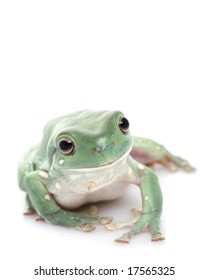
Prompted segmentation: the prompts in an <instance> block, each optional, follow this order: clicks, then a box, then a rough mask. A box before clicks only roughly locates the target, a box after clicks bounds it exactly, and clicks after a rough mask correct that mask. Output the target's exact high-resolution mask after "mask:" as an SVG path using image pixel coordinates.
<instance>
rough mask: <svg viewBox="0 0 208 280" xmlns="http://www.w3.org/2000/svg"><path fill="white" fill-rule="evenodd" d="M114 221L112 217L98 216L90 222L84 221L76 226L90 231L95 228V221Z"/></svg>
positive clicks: (105, 223) (103, 222) (101, 222)
mask: <svg viewBox="0 0 208 280" xmlns="http://www.w3.org/2000/svg"><path fill="white" fill-rule="evenodd" d="M111 221H112V217H98V218H97V219H96V220H91V221H90V223H87V221H86V222H83V223H81V224H79V225H78V226H77V227H76V228H77V229H79V230H82V231H84V232H90V231H93V230H94V229H95V226H94V225H93V224H94V223H98V224H102V225H107V224H109V223H110V222H111Z"/></svg>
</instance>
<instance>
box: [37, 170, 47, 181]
mask: <svg viewBox="0 0 208 280" xmlns="http://www.w3.org/2000/svg"><path fill="white" fill-rule="evenodd" d="M38 174H39V176H40V177H42V178H44V179H48V173H47V172H45V171H42V170H41V171H40V172H39V173H38Z"/></svg>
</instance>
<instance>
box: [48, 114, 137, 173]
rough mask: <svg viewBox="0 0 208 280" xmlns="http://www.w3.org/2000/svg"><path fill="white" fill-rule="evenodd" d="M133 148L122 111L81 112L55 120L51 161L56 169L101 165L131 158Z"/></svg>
mask: <svg viewBox="0 0 208 280" xmlns="http://www.w3.org/2000/svg"><path fill="white" fill-rule="evenodd" d="M131 148H132V137H131V135H130V133H129V122H128V120H127V119H126V118H125V117H124V115H123V114H122V113H121V112H118V111H98V112H94V111H80V112H77V113H74V114H70V115H67V116H64V117H62V118H58V119H57V120H55V123H54V127H53V133H52V135H51V137H50V140H49V145H48V160H49V161H50V163H49V165H50V166H51V168H52V169H55V170H65V169H86V168H98V167H101V166H107V165H109V164H111V163H114V162H116V161H118V160H121V159H122V158H123V159H125V158H127V156H128V154H129V153H130V151H131Z"/></svg>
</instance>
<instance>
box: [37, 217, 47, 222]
mask: <svg viewBox="0 0 208 280" xmlns="http://www.w3.org/2000/svg"><path fill="white" fill-rule="evenodd" d="M35 220H36V222H45V219H44V218H43V217H41V216H38V217H37V218H36V219H35Z"/></svg>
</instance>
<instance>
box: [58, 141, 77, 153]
mask: <svg viewBox="0 0 208 280" xmlns="http://www.w3.org/2000/svg"><path fill="white" fill-rule="evenodd" d="M58 145H59V149H60V151H61V152H62V154H65V155H71V154H73V153H74V142H73V141H72V140H71V139H69V138H61V139H60V140H59V144H58Z"/></svg>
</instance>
